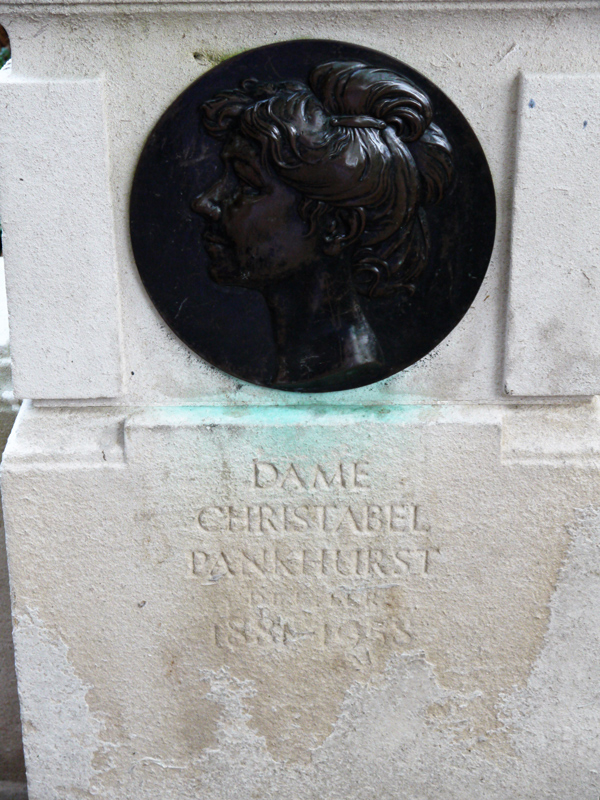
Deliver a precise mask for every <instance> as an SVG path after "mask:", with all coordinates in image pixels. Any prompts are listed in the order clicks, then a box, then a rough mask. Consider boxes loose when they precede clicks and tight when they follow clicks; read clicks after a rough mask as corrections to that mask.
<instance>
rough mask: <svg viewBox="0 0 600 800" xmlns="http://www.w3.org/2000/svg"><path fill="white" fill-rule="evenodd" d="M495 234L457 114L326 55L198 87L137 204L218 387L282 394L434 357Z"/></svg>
mask: <svg viewBox="0 0 600 800" xmlns="http://www.w3.org/2000/svg"><path fill="white" fill-rule="evenodd" d="M248 76H250V77H248ZM494 229H495V202H494V191H493V185H492V180H491V176H490V172H489V168H488V166H487V162H486V160H485V156H484V154H483V151H482V150H481V147H480V145H479V143H478V141H477V139H476V137H475V134H474V133H473V131H472V130H471V128H470V126H469V125H468V123H467V122H466V120H465V119H464V117H463V116H462V114H461V113H460V112H459V111H458V109H456V107H455V106H454V105H453V104H452V103H451V101H450V100H449V99H448V98H447V97H445V95H443V94H442V92H441V91H440V90H439V89H437V87H435V86H434V85H433V84H431V83H430V82H429V81H428V80H426V79H425V78H424V77H423V76H421V75H419V74H418V73H416V72H415V71H414V70H412V69H410V68H409V67H407V66H406V65H404V64H401V63H399V62H397V61H395V60H394V59H392V58H390V57H388V56H385V55H382V54H380V53H376V52H375V51H372V50H367V49H365V48H361V47H356V46H353V45H345V44H341V43H338V42H326V41H306V40H305V41H298V42H287V43H283V44H277V45H271V46H268V47H263V48H259V49H257V50H252V51H249V52H247V53H243V54H242V55H240V56H237V57H236V58H233V59H230V60H229V61H226V62H224V63H223V64H221V65H220V66H218V67H216V68H215V69H213V70H211V71H210V72H208V73H207V74H206V75H204V76H202V77H201V78H200V79H199V80H198V81H196V83H195V84H193V85H192V86H191V87H190V88H189V89H188V90H187V91H186V92H184V93H183V94H182V95H181V96H180V97H179V98H178V99H177V100H176V101H175V103H174V104H173V105H172V106H171V108H169V109H168V110H167V112H166V113H165V114H164V115H163V117H162V119H161V120H160V121H159V123H158V125H157V126H156V128H155V129H154V131H153V133H152V134H151V136H150V138H149V140H148V142H147V143H146V146H145V148H144V151H143V153H142V156H141V159H140V163H139V165H138V169H137V172H136V176H135V180H134V186H133V192H132V199H131V234H132V241H133V248H134V253H135V258H136V262H137V265H138V268H139V271H140V274H141V277H142V280H143V282H144V285H145V286H146V289H147V291H148V293H149V295H150V297H151V298H152V300H153V302H154V304H155V305H156V307H157V308H158V310H159V312H160V313H161V314H162V316H163V318H164V319H165V321H166V322H167V323H168V324H169V325H170V327H171V328H172V329H173V330H174V331H175V332H176V333H177V334H178V336H179V337H180V338H181V339H182V340H183V341H184V342H185V343H186V344H187V345H188V346H189V347H191V348H192V349H193V350H194V351H195V352H196V353H198V354H199V355H201V356H203V357H204V358H206V359H207V360H208V361H209V362H211V363H212V364H214V365H215V366H217V367H219V368H221V369H222V370H224V371H225V372H228V373H229V374H232V375H235V376H237V377H240V378H242V379H244V380H247V381H250V382H253V383H257V384H260V385H264V386H271V387H274V388H278V389H284V390H290V391H304V392H321V391H336V390H342V389H352V388H355V387H358V386H363V385H365V384H369V383H372V382H374V381H378V380H381V379H384V378H386V377H389V376H390V375H392V374H394V373H395V372H397V371H399V370H401V369H404V368H405V367H407V366H409V365H410V364H412V363H414V362H415V361H417V360H418V359H420V358H422V357H423V356H424V355H425V354H426V353H428V352H429V351H430V350H431V349H433V348H434V347H435V346H436V345H437V344H438V343H439V342H440V341H441V340H442V339H443V338H444V337H445V336H446V335H447V334H448V333H449V332H450V331H451V330H452V328H453V327H454V326H455V325H456V324H457V323H458V322H459V320H460V319H461V318H462V316H463V315H464V314H465V312H466V311H467V309H468V308H469V306H470V304H471V302H472V300H473V298H474V296H475V294H476V292H477V290H478V289H479V286H480V284H481V282H482V280H483V277H484V275H485V271H486V268H487V265H488V262H489V258H490V255H491V250H492V245H493V240H494Z"/></svg>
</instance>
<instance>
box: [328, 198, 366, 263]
mask: <svg viewBox="0 0 600 800" xmlns="http://www.w3.org/2000/svg"><path fill="white" fill-rule="evenodd" d="M365 223H366V216H365V210H364V208H362V207H360V206H359V207H357V208H332V209H331V213H330V214H327V215H326V216H325V217H324V219H323V220H322V228H321V237H322V240H323V252H324V253H325V255H326V256H339V255H340V254H341V252H342V250H343V249H344V248H346V247H348V245H350V244H353V243H354V242H356V241H357V240H358V239H359V238H360V236H361V235H362V233H363V231H364V229H365Z"/></svg>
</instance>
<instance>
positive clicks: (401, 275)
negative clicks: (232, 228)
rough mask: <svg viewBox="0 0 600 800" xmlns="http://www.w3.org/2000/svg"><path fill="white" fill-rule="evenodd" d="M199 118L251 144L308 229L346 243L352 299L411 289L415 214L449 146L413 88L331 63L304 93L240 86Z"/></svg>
mask: <svg viewBox="0 0 600 800" xmlns="http://www.w3.org/2000/svg"><path fill="white" fill-rule="evenodd" d="M202 114H203V123H204V126H205V128H206V130H207V131H208V133H210V134H211V135H213V136H215V137H220V138H223V137H226V136H228V135H229V134H232V133H235V132H237V133H239V134H240V135H242V136H244V137H245V138H247V139H249V140H251V141H253V142H254V143H255V144H256V145H257V147H258V150H259V153H260V155H261V158H262V161H263V164H264V165H265V166H266V167H267V168H268V169H271V170H272V171H274V172H275V174H276V175H278V176H279V178H280V179H281V180H282V181H283V182H284V183H286V184H287V185H289V186H291V187H292V188H294V189H295V190H297V191H298V192H299V193H300V195H301V198H302V199H301V201H300V204H299V209H298V210H299V213H300V215H301V217H302V218H303V219H304V220H305V222H306V223H307V224H308V225H309V230H310V232H314V231H315V230H318V231H319V232H320V234H321V235H322V237H323V238H324V241H325V242H327V241H328V240H329V241H333V240H337V241H338V242H345V243H346V244H348V245H350V244H352V245H353V278H354V282H355V285H356V288H357V290H358V291H359V292H361V293H362V294H365V295H368V296H370V297H383V296H386V295H390V294H393V293H395V292H397V291H398V290H401V289H404V290H408V291H410V292H412V291H414V281H415V279H416V278H417V277H418V276H419V275H420V273H421V272H422V271H423V269H424V268H425V266H426V264H427V259H428V254H429V246H430V245H429V234H428V226H427V220H426V217H425V213H424V211H423V207H424V206H427V205H430V204H434V203H437V202H439V201H440V200H441V198H442V197H443V196H444V194H445V193H446V191H447V190H448V188H449V186H450V184H451V181H452V177H453V163H452V149H451V147H450V144H449V142H448V140H447V139H446V137H445V136H444V134H443V133H442V131H441V130H440V129H439V128H438V127H437V125H434V124H433V123H432V121H431V120H432V116H433V112H432V108H431V102H430V100H429V97H428V96H427V95H426V94H425V93H424V92H423V91H422V90H421V89H418V88H417V87H416V86H415V85H414V84H413V83H411V82H410V81H408V80H407V79H406V78H402V77H400V76H399V75H396V74H395V73H393V72H390V71H388V70H385V69H376V68H373V67H368V66H366V65H364V64H355V63H348V62H341V61H332V62H329V63H326V64H321V65H320V66H319V67H316V68H315V69H313V70H312V72H311V74H310V78H309V85H308V86H307V85H306V84H304V83H302V82H299V81H289V82H282V83H266V82H261V81H257V80H245V81H244V82H243V83H242V84H241V88H240V89H234V90H231V91H224V92H221V93H220V94H218V95H216V96H215V97H214V98H213V99H212V100H209V101H208V102H207V103H205V104H204V105H203V106H202Z"/></svg>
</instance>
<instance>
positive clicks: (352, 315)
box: [264, 264, 383, 391]
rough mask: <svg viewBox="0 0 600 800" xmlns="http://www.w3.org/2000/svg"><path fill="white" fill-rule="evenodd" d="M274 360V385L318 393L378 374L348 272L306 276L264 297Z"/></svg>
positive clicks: (372, 340)
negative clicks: (343, 379) (352, 378)
mask: <svg viewBox="0 0 600 800" xmlns="http://www.w3.org/2000/svg"><path fill="white" fill-rule="evenodd" d="M264 294H265V298H266V301H267V304H268V306H269V310H270V312H271V318H272V321H273V333H274V337H275V344H276V347H277V354H278V360H279V365H278V372H277V377H276V379H275V385H276V386H280V387H281V388H287V387H289V388H303V389H304V390H305V391H310V390H311V389H312V388H314V389H315V390H316V391H319V390H321V388H326V387H327V385H328V382H331V383H332V384H333V383H334V382H335V384H337V386H336V387H333V386H332V388H343V387H339V382H340V380H339V379H340V376H342V375H344V376H345V375H348V373H350V372H351V373H352V375H353V376H356V374H357V373H360V372H363V371H364V372H368V371H371V370H374V369H377V368H380V367H381V365H382V364H383V355H382V352H381V348H380V346H379V343H378V341H377V337H376V336H375V334H374V332H373V330H372V328H371V326H370V325H369V323H368V322H367V319H366V317H365V315H364V313H363V310H362V308H361V306H360V303H359V301H358V298H357V296H356V292H355V290H354V287H353V286H352V282H351V279H350V274H349V269H343V268H341V266H340V265H339V264H327V265H323V264H321V265H319V266H318V267H317V268H315V269H311V270H304V271H302V272H301V273H300V274H298V275H294V276H292V277H291V278H288V279H286V280H284V281H281V282H279V283H278V284H276V285H272V286H269V287H268V289H266V290H265V292H264Z"/></svg>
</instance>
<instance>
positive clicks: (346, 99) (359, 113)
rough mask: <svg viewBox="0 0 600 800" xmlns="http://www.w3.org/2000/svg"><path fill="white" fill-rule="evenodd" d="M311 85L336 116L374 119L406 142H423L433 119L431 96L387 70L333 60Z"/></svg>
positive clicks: (315, 74)
mask: <svg viewBox="0 0 600 800" xmlns="http://www.w3.org/2000/svg"><path fill="white" fill-rule="evenodd" d="M310 83H311V88H312V90H313V91H314V93H315V94H316V95H317V97H318V98H319V99H320V100H321V102H322V103H323V105H324V106H325V108H326V109H327V110H328V111H329V113H330V114H332V115H333V116H334V117H337V118H339V117H357V118H360V117H370V118H372V119H374V120H376V121H379V122H380V123H384V124H385V125H389V126H391V127H392V128H393V129H394V131H395V133H396V135H397V136H399V137H400V139H402V141H404V142H414V141H416V140H417V139H419V138H420V137H421V136H422V135H423V133H424V132H425V130H426V129H427V127H428V126H429V124H430V123H431V120H432V117H433V112H432V108H431V103H430V101H429V98H428V97H427V95H426V94H425V93H424V92H422V91H421V90H420V89H419V88H418V87H417V86H415V85H414V84H413V83H411V82H410V81H409V80H407V79H406V78H402V77H400V75H396V74H395V73H393V72H389V71H388V70H385V69H378V68H375V67H368V66H367V65H366V64H352V63H348V62H344V61H329V62H327V63H326V64H321V66H319V67H318V68H317V69H315V70H314V71H313V73H312V74H311V79H310ZM349 127H379V125H371V126H369V125H354V126H352V125H351V126H349Z"/></svg>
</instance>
